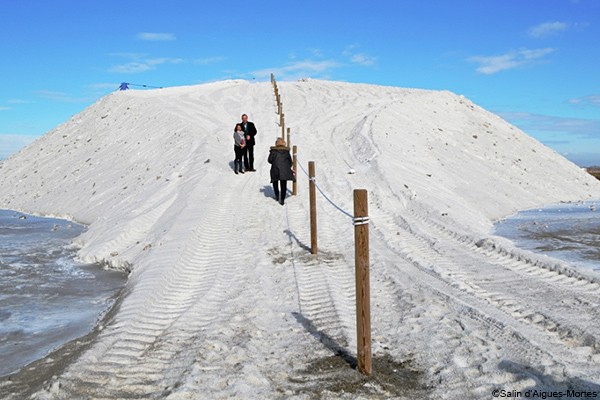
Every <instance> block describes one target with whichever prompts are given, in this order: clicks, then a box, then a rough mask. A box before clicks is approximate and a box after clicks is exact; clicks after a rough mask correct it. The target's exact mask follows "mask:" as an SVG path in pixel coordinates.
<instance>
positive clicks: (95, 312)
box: [0, 210, 127, 376]
mask: <svg viewBox="0 0 600 400" xmlns="http://www.w3.org/2000/svg"><path fill="white" fill-rule="evenodd" d="M84 230H85V227H83V226H81V225H78V224H75V223H72V222H69V221H65V220H60V219H54V218H40V217H34V216H30V215H25V214H22V213H18V212H15V211H9V210H0V360H2V362H1V363H0V376H5V375H8V374H12V373H14V372H16V371H18V370H19V369H20V368H22V367H23V366H25V365H27V364H29V363H31V362H32V361H35V360H37V359H40V358H42V357H44V356H46V355H47V354H48V353H50V352H51V351H52V350H54V349H56V348H58V347H60V346H61V345H62V344H64V343H67V342H69V341H71V340H73V339H76V338H78V337H81V336H83V335H85V334H87V333H89V332H90V331H91V330H92V329H93V327H94V326H95V324H96V323H97V322H98V319H99V318H100V317H101V316H102V315H103V313H104V312H106V311H107V310H108V309H109V308H110V307H111V306H112V304H114V302H115V300H116V299H115V297H116V294H117V293H118V291H119V290H120V289H121V288H122V287H123V286H124V284H125V282H126V279H127V276H126V275H125V274H123V273H120V272H113V271H106V270H103V269H102V268H100V267H99V266H98V265H90V264H82V263H79V262H76V261H75V260H74V258H75V255H76V251H77V249H76V248H75V247H74V246H72V245H71V242H72V240H73V239H74V238H75V237H77V236H78V235H79V234H81V233H82V232H83V231H84Z"/></svg>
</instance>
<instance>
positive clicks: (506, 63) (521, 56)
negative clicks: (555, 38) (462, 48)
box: [468, 47, 555, 75]
mask: <svg viewBox="0 0 600 400" xmlns="http://www.w3.org/2000/svg"><path fill="white" fill-rule="evenodd" d="M554 51H555V49H553V48H550V47H547V48H544V49H534V50H529V49H520V50H518V51H511V52H509V53H506V54H501V55H498V56H474V57H470V58H469V59H468V61H471V62H474V63H478V64H479V67H478V68H477V72H479V73H481V74H484V75H492V74H495V73H497V72H500V71H504V70H508V69H513V68H517V67H522V66H527V65H531V64H534V63H535V62H537V61H538V60H540V59H542V58H543V57H544V56H546V55H548V54H551V53H553V52H554Z"/></svg>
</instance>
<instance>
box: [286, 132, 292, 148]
mask: <svg viewBox="0 0 600 400" xmlns="http://www.w3.org/2000/svg"><path fill="white" fill-rule="evenodd" d="M291 145H292V142H291V141H290V128H287V146H288V147H290V146H291Z"/></svg>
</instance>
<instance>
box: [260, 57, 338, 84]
mask: <svg viewBox="0 0 600 400" xmlns="http://www.w3.org/2000/svg"><path fill="white" fill-rule="evenodd" d="M339 66H340V64H339V63H338V62H336V61H333V60H323V61H312V60H304V61H297V62H293V63H290V64H287V65H285V66H283V67H276V68H271V69H263V70H259V71H253V72H251V74H252V75H253V76H256V77H259V78H264V77H267V76H269V75H270V74H271V73H273V74H275V76H276V77H277V78H278V79H281V78H287V79H295V78H310V77H315V76H316V75H317V76H318V75H320V74H323V73H325V72H326V71H329V70H331V69H334V68H337V67H339Z"/></svg>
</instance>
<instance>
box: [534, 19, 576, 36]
mask: <svg viewBox="0 0 600 400" xmlns="http://www.w3.org/2000/svg"><path fill="white" fill-rule="evenodd" d="M568 27H569V26H568V25H567V24H566V23H565V22H545V23H543V24H539V25H536V26H534V27H531V28H529V31H528V33H529V36H531V37H533V38H544V37H547V36H552V35H557V34H559V33H561V32H564V31H566V30H567V29H568Z"/></svg>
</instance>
